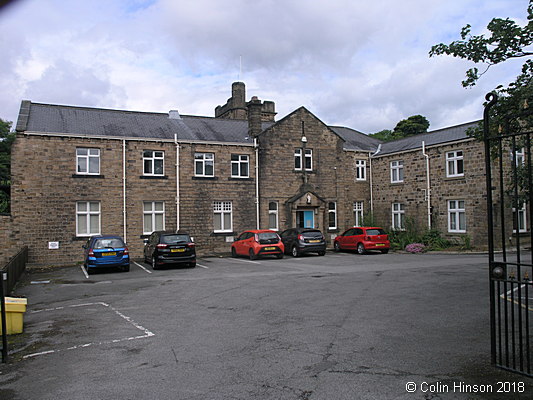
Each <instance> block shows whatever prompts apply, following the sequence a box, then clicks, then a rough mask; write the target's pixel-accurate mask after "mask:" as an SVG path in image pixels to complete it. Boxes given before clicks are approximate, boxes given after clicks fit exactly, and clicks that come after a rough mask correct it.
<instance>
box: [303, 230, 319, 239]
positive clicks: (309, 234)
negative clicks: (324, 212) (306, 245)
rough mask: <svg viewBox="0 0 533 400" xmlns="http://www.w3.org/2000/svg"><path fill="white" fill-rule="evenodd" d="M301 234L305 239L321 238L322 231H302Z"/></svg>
mask: <svg viewBox="0 0 533 400" xmlns="http://www.w3.org/2000/svg"><path fill="white" fill-rule="evenodd" d="M302 236H303V237H304V238H306V239H322V238H323V236H322V232H320V231H306V232H302Z"/></svg>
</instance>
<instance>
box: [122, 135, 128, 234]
mask: <svg viewBox="0 0 533 400" xmlns="http://www.w3.org/2000/svg"><path fill="white" fill-rule="evenodd" d="M122 213H123V218H124V233H123V236H124V242H125V243H128V238H127V237H126V216H127V215H126V140H125V139H123V140H122Z"/></svg>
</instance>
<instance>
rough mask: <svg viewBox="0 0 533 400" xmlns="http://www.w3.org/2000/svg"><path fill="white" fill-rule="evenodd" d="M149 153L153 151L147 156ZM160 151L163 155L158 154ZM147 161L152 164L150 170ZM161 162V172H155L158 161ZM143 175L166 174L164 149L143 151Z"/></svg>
mask: <svg viewBox="0 0 533 400" xmlns="http://www.w3.org/2000/svg"><path fill="white" fill-rule="evenodd" d="M147 153H151V154H150V155H148V156H147ZM158 153H160V154H161V155H158ZM146 162H148V165H149V166H150V167H149V169H150V170H151V172H150V171H146V165H147V164H146ZM158 162H161V173H160V174H158V173H156V172H155V169H156V168H155V167H156V163H158ZM143 175H145V176H163V175H165V152H164V151H162V150H144V151H143Z"/></svg>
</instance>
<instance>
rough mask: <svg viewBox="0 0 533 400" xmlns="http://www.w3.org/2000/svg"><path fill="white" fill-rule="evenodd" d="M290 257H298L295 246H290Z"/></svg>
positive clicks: (298, 253)
mask: <svg viewBox="0 0 533 400" xmlns="http://www.w3.org/2000/svg"><path fill="white" fill-rule="evenodd" d="M291 255H292V256H293V257H298V256H299V255H300V252H299V251H298V248H297V247H296V246H292V249H291Z"/></svg>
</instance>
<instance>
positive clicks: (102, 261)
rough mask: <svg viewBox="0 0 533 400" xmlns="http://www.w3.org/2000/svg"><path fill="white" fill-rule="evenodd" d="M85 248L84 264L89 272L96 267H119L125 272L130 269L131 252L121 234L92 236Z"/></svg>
mask: <svg viewBox="0 0 533 400" xmlns="http://www.w3.org/2000/svg"><path fill="white" fill-rule="evenodd" d="M83 249H84V250H85V260H84V262H83V265H84V266H85V269H86V270H87V273H90V271H91V270H93V269H96V268H108V267H117V268H119V269H120V270H121V271H124V272H128V271H129V270H130V254H129V251H128V248H127V247H126V244H125V243H124V241H123V240H122V238H121V237H120V236H92V237H91V238H90V239H89V240H87V243H85V245H84V246H83Z"/></svg>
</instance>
